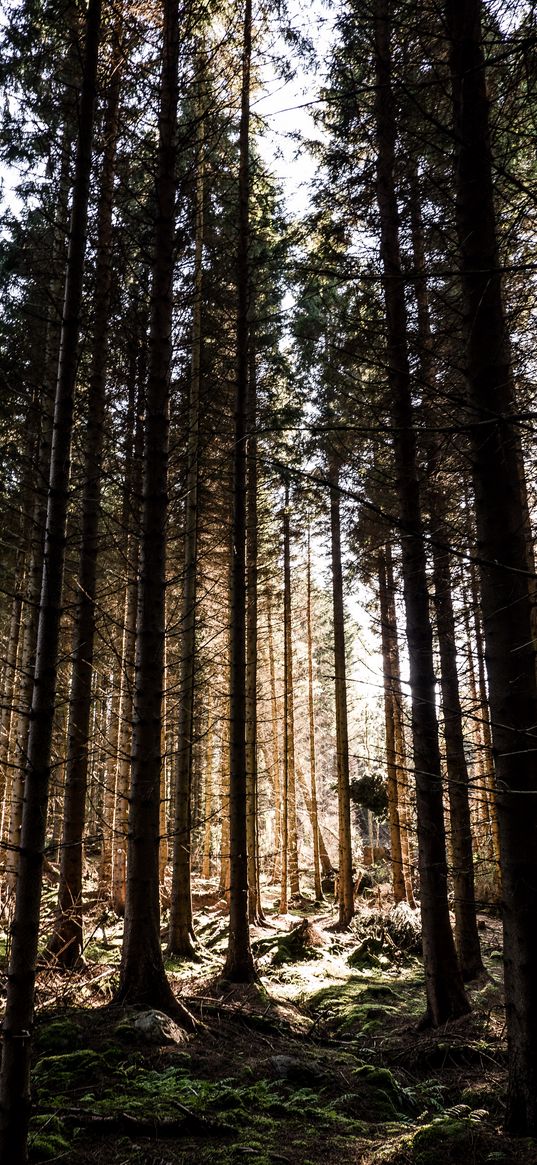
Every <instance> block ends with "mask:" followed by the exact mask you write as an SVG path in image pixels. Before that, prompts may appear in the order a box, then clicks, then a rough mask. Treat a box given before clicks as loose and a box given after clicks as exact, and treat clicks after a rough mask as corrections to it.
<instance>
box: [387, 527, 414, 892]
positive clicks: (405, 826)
mask: <svg viewBox="0 0 537 1165" xmlns="http://www.w3.org/2000/svg"><path fill="white" fill-rule="evenodd" d="M385 566H386V610H387V620H388V631H389V636H390V676H391V683H390V689H391V697H392V715H393V728H394V747H395V764H396V772H397V805H398V813H399V832H400V837H401V857H402V861H403V874H404V879H405V887H406V899H407V902H408V904H409V906H411V907H412V909H414V908H415V906H416V903H415V901H414V891H413V887H412V853H411V844H410V806H409V801H410V793H409V788H408V765H407V753H406V748H405V732H404V725H403V689H402V685H401V664H400V660H399V640H398V636H397V610H396V606H395V578H394V570H393V559H392V550H391V545H390V543H389V542H388V543H387V544H386V551H385Z"/></svg>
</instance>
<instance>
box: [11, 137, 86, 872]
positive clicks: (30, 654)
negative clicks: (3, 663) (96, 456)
mask: <svg viewBox="0 0 537 1165" xmlns="http://www.w3.org/2000/svg"><path fill="white" fill-rule="evenodd" d="M68 143H69V135H68V132H67V127H66V128H65V130H64V135H63V143H62V145H63V150H62V164H61V170H60V174H59V179H58V184H59V195H58V203H57V218H56V221H55V223H54V232H53V242H52V255H51V267H52V271H53V275H52V279H51V284H50V289H49V300H50V307H49V312H48V316H47V324H46V336H45V353H44V369H45V376H44V384H43V391H42V397H41V424H40V432H39V443H38V451H37V459H36V466H35V477H36V482H35V495H34V503H33V509H32V516H31V534H30V547H29V564H28V569H27V574H26V585H25V593H24V597H23V607H22V622H21V628H20V633H19V634H20V647H19V659H18V685H17V714H16V717H15V723H14V725H13V730H12V731H13V736H14V744H13V747H12V753H11V760H10V764H11V767H12V771H13V779H12V786H11V803H10V806H9V824H8V829H7V833H8V852H7V861H6V884H7V888H8V890H9V891H11V892H12V891H13V890H14V888H15V883H16V878H17V870H18V857H19V843H20V831H21V825H22V806H23V795H24V773H25V768H26V758H27V755H28V732H29V727H30V707H31V702H32V693H33V685H34V673H35V652H36V645H37V629H38V618H39V598H40V594H41V583H42V576H43V552H44V538H45V526H46V517H47V499H48V483H49V471H50V451H51V446H52V426H53V413H54V396H55V386H56V380H57V375H58V351H59V345H60V325H59V322H58V315H59V314H60V310H59V307H58V305H59V304H60V303H61V297H62V293H63V291H64V288H63V285H62V280H64V279H65V262H66V252H65V230H66V220H67V204H68V198H69V180H70V150H69V148H68ZM60 270H61V273H62V274H61V276H60ZM6 816H7V807H6Z"/></svg>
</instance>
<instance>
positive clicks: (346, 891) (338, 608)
mask: <svg viewBox="0 0 537 1165" xmlns="http://www.w3.org/2000/svg"><path fill="white" fill-rule="evenodd" d="M328 474H329V479H330V533H331V551H332V558H331V567H332V603H333V612H334V677H335V697H336V749H337V791H338V822H339V830H338V836H339V893H338V902H339V925H340V927H341V928H346V927H348V926H349V923H350V921H351V919H352V917H353V915H354V884H353V876H352V841H351V799H350V773H349V726H348V716H347V668H346V660H345V612H344V607H343V570H342V564H341V517H340V505H339V496H340V495H339V465H338V463H337V459H336V458H335V457H334V458H331V459H330V461H329V468H328Z"/></svg>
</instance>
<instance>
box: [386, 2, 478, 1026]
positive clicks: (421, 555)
mask: <svg viewBox="0 0 537 1165" xmlns="http://www.w3.org/2000/svg"><path fill="white" fill-rule="evenodd" d="M375 12H376V21H375V23H376V30H375V66H376V86H377V87H376V99H375V111H376V126H377V148H378V157H377V201H378V207H379V213H380V223H381V261H382V268H383V274H384V301H385V307H386V328H387V344H388V366H389V367H388V377H389V385H390V390H391V398H392V411H393V421H394V429H395V436H394V454H395V467H396V484H397V494H398V499H399V509H400V514H401V521H402V525H403V530H404V538H403V540H402V555H403V579H404V599H405V610H406V625H407V640H408V650H409V662H410V686H411V694H412V735H413V743H414V767H415V773H416V804H417V813H418V849H419V868H420V890H421V916H422V930H423V956H424V965H425V984H426V992H427V1017H428V1019H429V1021H430V1022H431V1023H432V1024H433V1025H434V1026H439V1025H440V1024H443V1023H446V1022H447V1021H448V1020H450V1019H454V1018H456V1017H457V1016H459V1015H462V1014H464V1013H465V1012H466V1011H468V1010H469V1004H468V1000H467V998H466V994H465V991H464V986H463V982H462V977H461V973H460V969H459V966H458V963H457V956H456V951H455V944H454V941H453V935H452V932H451V926H450V920H449V908H448V898H447V859H446V844H445V827H444V810H443V798H442V773H441V764H440V749H439V744H438V724H437V720H436V712H435V675H434V663H433V641H432V629H431V623H430V615H429V599H428V590H427V571H426V558H425V546H424V541H423V523H422V516H421V504H420V489H419V475H418V462H417V451H416V436H415V429H414V418H413V409H412V396H411V383H410V367H409V360H408V348H407V316H406V304H405V294H404V284H403V280H402V271H401V257H400V248H399V225H398V224H399V214H398V206H397V198H396V194H395V185H394V167H395V142H396V123H395V108H394V99H393V93H392V85H391V51H390V0H377V2H376V8H375Z"/></svg>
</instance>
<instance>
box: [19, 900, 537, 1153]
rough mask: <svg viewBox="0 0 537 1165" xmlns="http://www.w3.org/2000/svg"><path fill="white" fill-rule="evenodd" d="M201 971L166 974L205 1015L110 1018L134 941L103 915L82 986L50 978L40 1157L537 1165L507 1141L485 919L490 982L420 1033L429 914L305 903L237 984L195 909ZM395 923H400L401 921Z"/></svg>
mask: <svg viewBox="0 0 537 1165" xmlns="http://www.w3.org/2000/svg"><path fill="white" fill-rule="evenodd" d="M196 900H197V906H198V911H197V914H196V930H197V935H198V940H199V944H200V955H201V959H200V962H199V963H196V964H192V963H180V962H177V961H175V962H172V961H169V962H168V964H167V968H168V973H169V976H170V979H171V981H172V983H173V985H174V989H175V990H176V992H177V994H178V995H180V997H181V999H182V1000H183V1002H185V1003H186V1004H187V1005H188V1007H189V1008H190V1010H191V1011H192V1012H193V1013H194V1014H195V1015H196V1017H197V1018H198V1020H199V1026H198V1030H197V1031H196V1033H195V1034H194V1035H191V1036H188V1037H187V1036H185V1034H184V1033H182V1032H180V1031H178V1029H177V1028H176V1027H175V1025H174V1024H173V1023H171V1021H168V1020H166V1019H165V1017H161V1016H159V1014H158V1013H145V1014H142V1015H140V1013H137V1012H129V1011H125V1010H121V1011H120V1010H117V1011H116V1010H114V1008H112V1007H111V1006H110V1002H109V1001H110V999H111V997H112V993H113V988H114V983H115V980H116V975H117V964H118V961H119V952H120V943H121V931H120V927H119V925H117V924H116V923H115V922H114V920H113V919H111V918H108V917H105V916H104V915H100V916H98V917H96V921H95V927H94V932H93V935H92V938H91V940H90V942H89V943H88V946H87V949H86V960H87V965H86V967H85V969H84V970H81V971H80V972H79V973H78V974H74V973H73V972H70V973H69V974H61V973H59V972H56V971H53V970H51V969H45V970H43V971H41V972H40V974H39V977H38V979H39V981H38V1006H39V1010H38V1022H37V1030H36V1040H35V1061H34V1069H33V1097H34V1106H35V1107H34V1118H33V1121H32V1129H31V1160H32V1161H57V1162H62V1161H64V1162H69V1165H97V1163H99V1162H106V1163H107V1165H126V1163H127V1162H128V1163H129V1165H142V1163H143V1165H187V1163H188V1165H194V1163H195V1165H206V1163H207V1165H208V1163H211V1165H243V1163H245V1162H253V1163H256V1165H278V1163H280V1165H285V1163H287V1162H289V1163H290V1165H291V1163H292V1165H321V1163H323V1165H351V1162H352V1165H474V1163H478V1165H481V1163H485V1162H490V1165H492V1163H495V1165H512V1163H520V1165H535V1162H536V1161H537V1142H536V1141H527V1140H519V1141H514V1140H512V1139H510V1138H508V1137H507V1136H506V1135H505V1134H504V1133H503V1131H502V1115H503V1106H504V1099H503V1097H504V1091H505V1083H506V1081H505V1037H504V1019H503V1011H502V989H501V954H500V950H499V943H500V928H499V923H498V921H497V919H496V918H495V917H494V915H493V914H488V915H484V916H482V918H481V921H480V926H481V938H482V943H483V953H484V957H485V962H486V966H487V971H488V977H487V978H486V979H485V980H484V981H481V982H479V983H476V984H475V985H473V986H472V987H471V988H470V994H471V997H472V1003H473V1011H472V1013H471V1014H470V1015H469V1016H465V1017H464V1018H463V1019H461V1020H458V1021H457V1022H455V1023H453V1024H451V1025H449V1026H447V1027H446V1028H444V1029H442V1030H440V1031H435V1032H431V1031H427V1032H419V1031H418V1030H417V1022H418V1020H419V1018H420V1016H421V1015H422V1013H423V1010H424V991H423V975H422V969H421V964H420V962H419V959H418V957H417V955H416V953H415V952H416V949H417V943H418V941H419V935H417V931H416V921H415V918H416V916H412V914H411V913H410V912H408V911H407V912H406V914H405V911H404V910H403V911H401V910H400V911H399V917H397V912H394V911H391V912H389V911H388V909H383V904H382V901H381V895H380V893H379V897H378V902H377V903H376V904H375V906H374V907H372V906H371V905H368V906H366V905H364V906H362V905H361V906H360V907H359V913H358V915H357V917H356V919H355V920H354V922H353V925H352V927H351V928H350V930H349V931H348V932H346V933H338V932H337V931H334V929H333V923H334V921H335V913H334V909H333V907H332V906H330V905H326V904H323V906H322V907H321V906H319V905H318V904H317V905H316V906H315V908H313V904H312V903H311V902H310V903H308V902H307V901H306V902H305V903H304V902H302V903H300V905H299V906H297V909H296V911H295V910H293V909H291V912H290V913H289V914H288V915H286V916H280V915H276V914H272V915H269V917H268V925H267V926H263V927H259V928H254V929H253V932H252V944H253V948H254V952H255V956H256V960H257V965H258V970H259V975H260V978H259V982H258V983H256V984H254V985H253V986H251V987H235V986H232V985H230V984H226V983H223V982H222V981H221V979H220V977H219V976H220V972H221V968H222V963H223V952H224V950H225V947H226V941H227V934H226V928H227V918H226V914H225V911H224V910H223V908H222V903H221V902H220V901H219V900H218V898H217V896H216V894H215V893H213V891H212V888H211V887H209V886H207V885H206V886H204V887H201V888H200V892H199V895H198V896H196ZM394 917H395V922H394Z"/></svg>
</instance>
